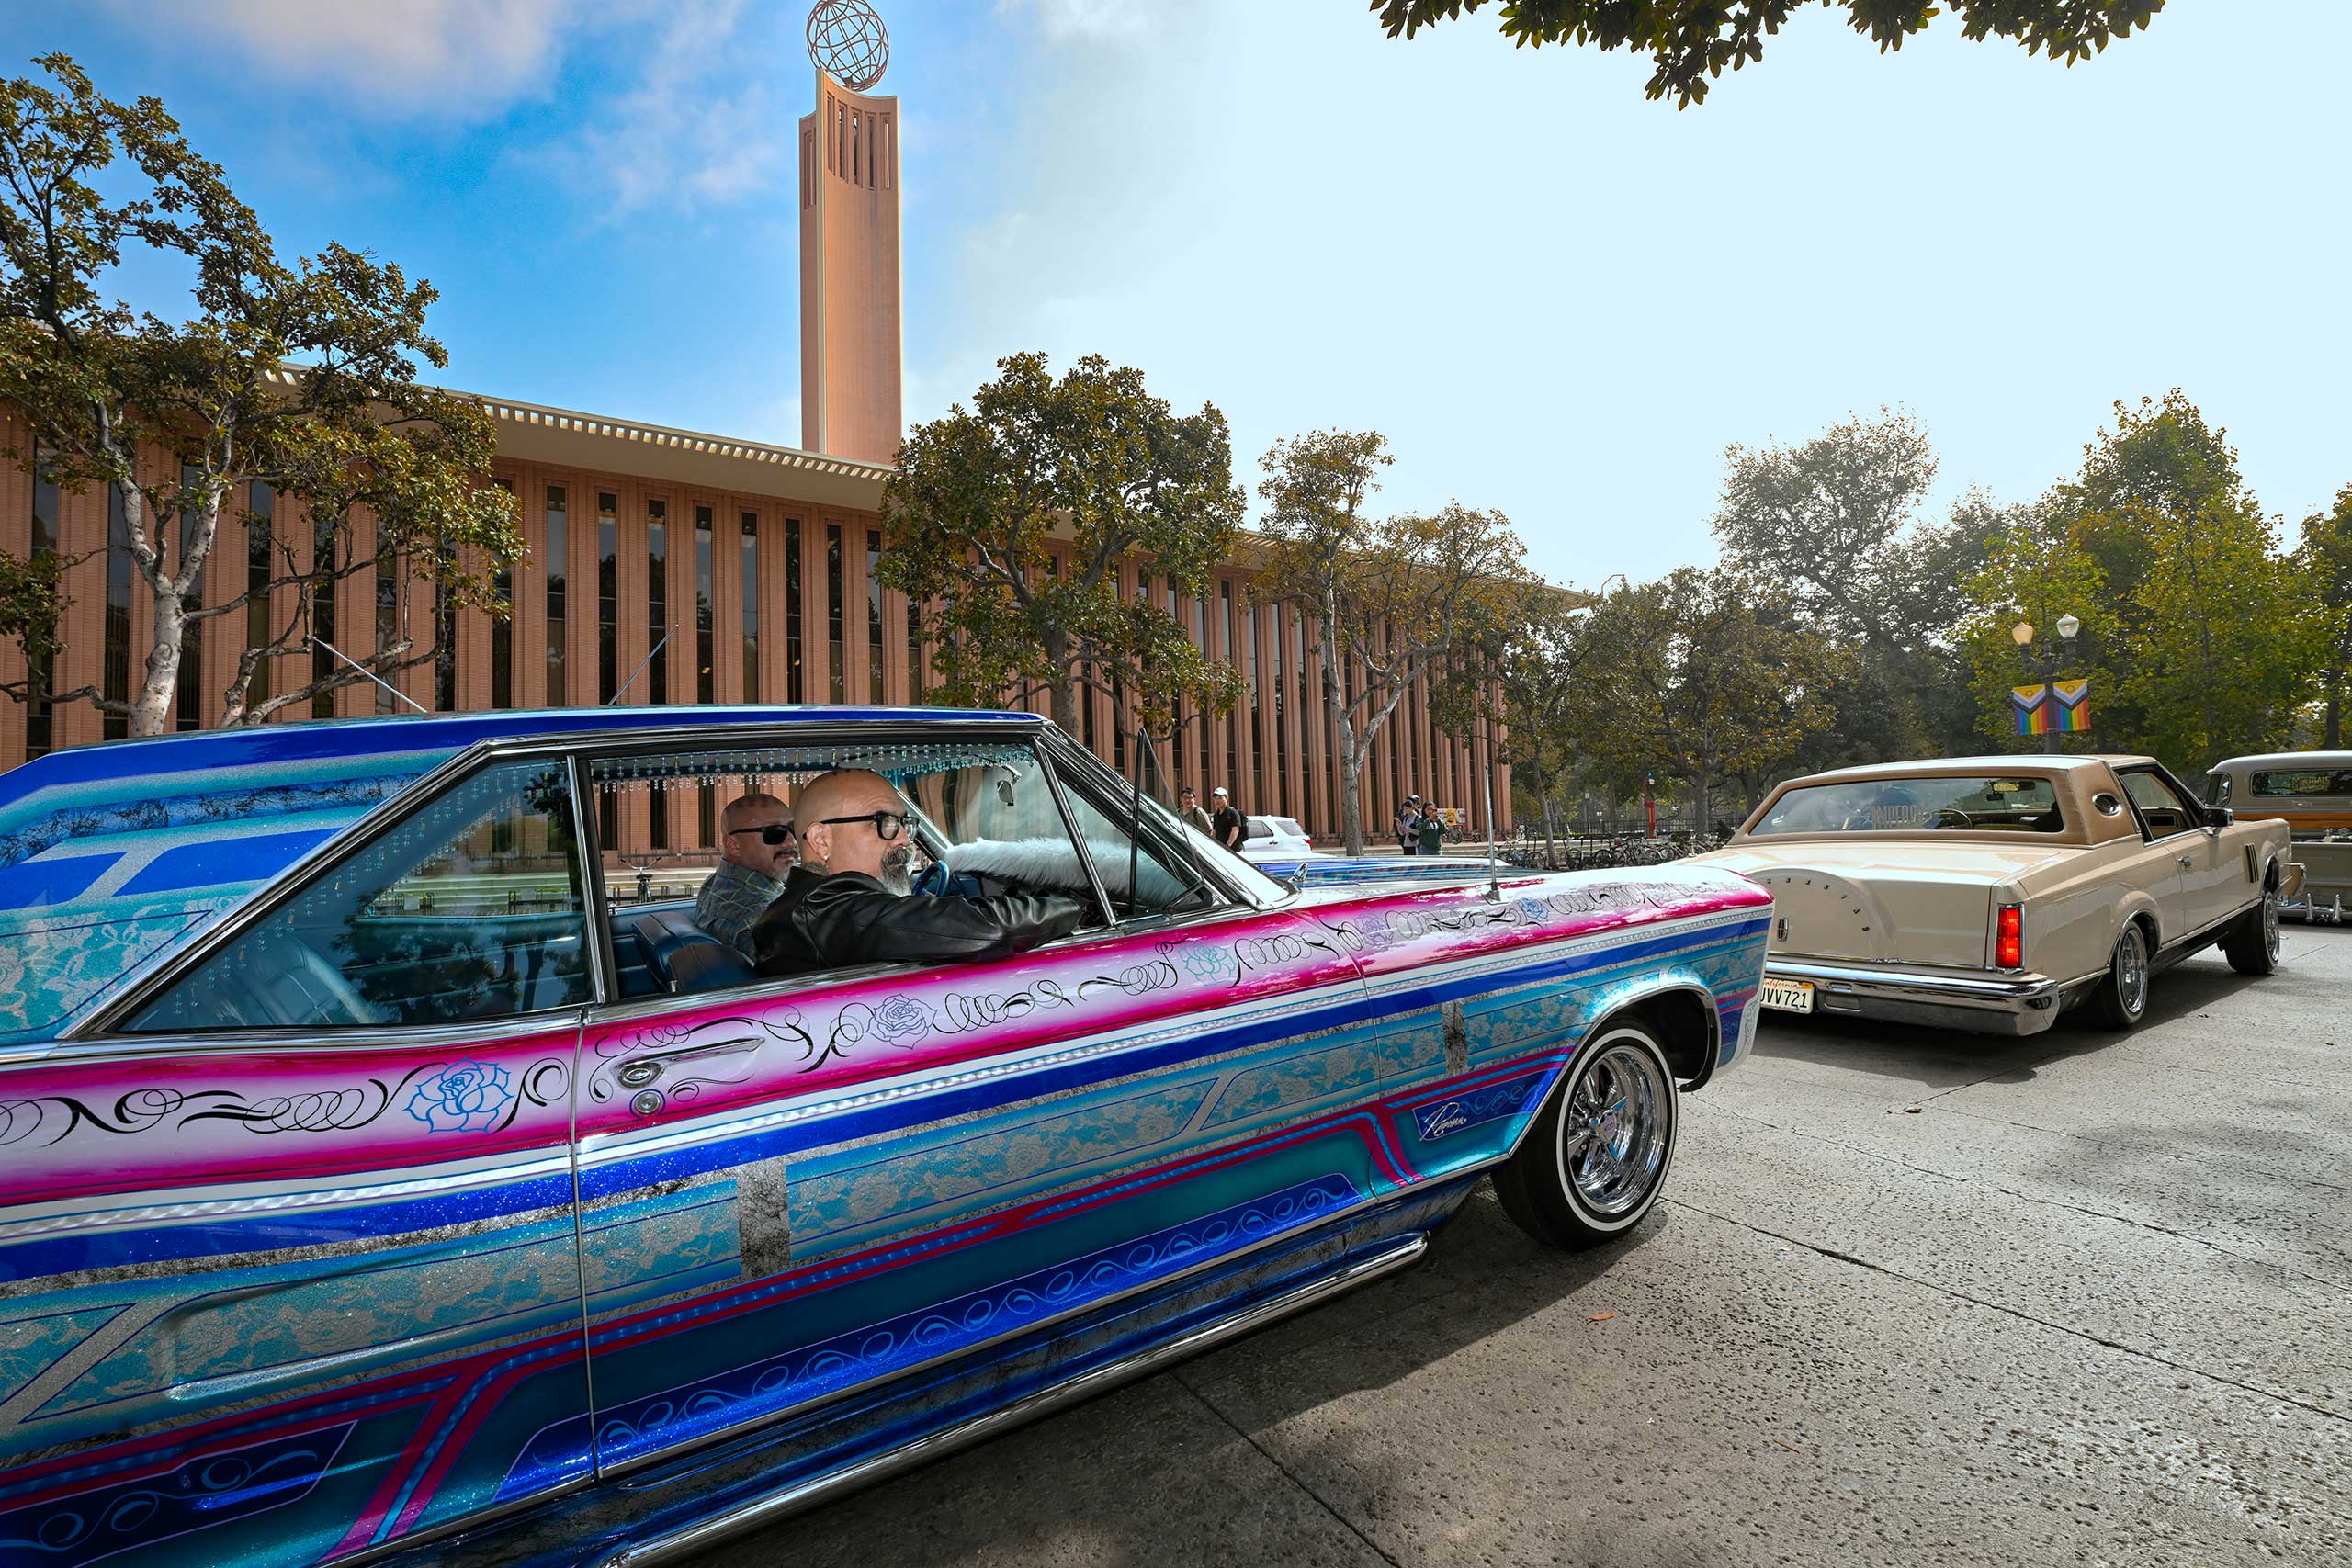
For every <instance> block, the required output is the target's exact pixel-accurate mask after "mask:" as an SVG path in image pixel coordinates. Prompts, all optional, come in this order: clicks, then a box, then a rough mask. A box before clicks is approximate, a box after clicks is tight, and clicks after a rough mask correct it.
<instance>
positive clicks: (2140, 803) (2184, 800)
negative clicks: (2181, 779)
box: [2119, 769, 2203, 839]
mask: <svg viewBox="0 0 2352 1568" xmlns="http://www.w3.org/2000/svg"><path fill="white" fill-rule="evenodd" d="M2119 776H2120V778H2121V779H2122V781H2123V793H2124V794H2125V795H2129V796H2131V807H2132V809H2133V810H2134V811H2135V812H2137V813H2138V814H2139V818H2140V826H2141V828H2142V829H2143V831H2145V832H2146V834H2147V835H2148V837H2150V838H2152V839H2165V838H2170V837H2171V836H2172V835H2173V834H2175V833H2185V832H2187V831H2188V829H2191V828H2195V827H2197V826H2199V824H2200V823H2201V822H2202V821H2203V818H2202V816H2201V814H2200V813H2199V811H2198V809H2197V807H2195V806H2194V805H2193V804H2191V803H2190V801H2189V799H2188V796H2186V795H2182V794H2181V793H2180V792H2179V791H2178V790H2176V789H2174V788H2173V787H2172V784H2171V781H2169V780H2167V779H2166V778H2165V777H2164V775H2162V774H2161V773H2149V772H2148V771H2146V770H2145V769H2140V770H2138V771H2135V772H2129V773H2122V774H2120V775H2119Z"/></svg>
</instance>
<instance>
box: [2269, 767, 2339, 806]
mask: <svg viewBox="0 0 2352 1568" xmlns="http://www.w3.org/2000/svg"><path fill="white" fill-rule="evenodd" d="M2247 783H2248V784H2250V785H2251V786H2252V788H2253V791H2254V793H2255V794H2256V795H2263V796H2266V797H2268V798H2272V799H2277V798H2280V797H2284V798H2287V799H2292V798H2293V797H2295V796H2296V795H2352V768H2273V769H2271V770H2270V771H2268V772H2267V773H2256V774H2255V775H2254V777H2253V778H2252V779H2250V780H2248V781H2247Z"/></svg>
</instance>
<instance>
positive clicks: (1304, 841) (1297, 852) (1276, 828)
mask: <svg viewBox="0 0 2352 1568" xmlns="http://www.w3.org/2000/svg"><path fill="white" fill-rule="evenodd" d="M1249 820H1250V830H1249V833H1248V836H1247V837H1245V838H1243V840H1241V852H1242V853H1243V854H1245V855H1256V854H1261V853H1262V854H1269V855H1272V856H1274V857H1276V858H1277V859H1281V860H1319V859H1321V858H1323V852H1322V851H1320V850H1318V849H1317V848H1316V847H1315V844H1314V841H1313V840H1310V839H1308V838H1307V836H1306V829H1304V828H1302V827H1300V826H1299V825H1298V821H1297V819H1296V818H1291V817H1252V818H1250V819H1249Z"/></svg>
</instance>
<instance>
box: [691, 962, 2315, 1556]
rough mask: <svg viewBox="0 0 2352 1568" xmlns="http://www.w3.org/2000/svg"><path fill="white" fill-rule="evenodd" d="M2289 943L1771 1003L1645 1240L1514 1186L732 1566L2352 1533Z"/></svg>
mask: <svg viewBox="0 0 2352 1568" xmlns="http://www.w3.org/2000/svg"><path fill="white" fill-rule="evenodd" d="M2286 956H2287V966H2286V967H2285V968H2284V969H2283V970H2282V971H2281V972H2280V973H2279V974H2278V975H2276V976H2270V977H2268V978H2267V979H2262V980H2251V979H2247V978H2245V977H2243V976H2237V975H2234V974H2233V973H2232V972H2231V971H2230V969H2229V968H2228V966H2227V965H2226V964H2223V963H2222V961H2221V959H2220V957H2219V956H2218V954H2214V955H2208V956H2205V957H2201V958H2199V959H2196V960H2193V961H2191V962H2190V963H2189V964H2185V965H2182V966H2180V967H2178V968H2176V969H2174V970H2171V971H2169V972H2167V973H2165V974H2164V975H2162V976H2158V977H2157V980H2156V982H2155V987H2154V996H2153V1002H2152V1007H2151V1014H2150V1021H2149V1022H2148V1023H2147V1024H2146V1025H2145V1026H2144V1027H2143V1029H2141V1030H2140V1031H2139V1032H2135V1033H2133V1034H2131V1035H2124V1036H2118V1035H2112V1034H2107V1033H2103V1032H2098V1031H2096V1030H2094V1029H2092V1028H2091V1027H2089V1026H2088V1025H2086V1024H2080V1023H2076V1022H2073V1021H2067V1022H2062V1023H2061V1025H2060V1026H2059V1028H2058V1029H2057V1030H2056V1031H2054V1032H2052V1033H2049V1034H2045V1035H2042V1036H2040V1037H2038V1038H2035V1039H2031V1040H2022V1041H2015V1040H2011V1041H2004V1040H1994V1039H1984V1038H1977V1037H1972V1036H1962V1035H1953V1034H1939V1033H1935V1032H1928V1031H1916V1030H1902V1029H1893V1028H1888V1027H1885V1026H1871V1025H1861V1024H1858V1023H1853V1022H1849V1021H1836V1020H1818V1021H1802V1022H1800V1021H1789V1022H1785V1023H1781V1022H1775V1023H1770V1024H1768V1025H1767V1026H1766V1027H1765V1029H1764V1031H1763V1034H1762V1038H1761V1040H1760V1041H1759V1043H1758V1054H1757V1056H1756V1059H1755V1060H1753V1061H1752V1062H1750V1063H1748V1064H1747V1065H1746V1066H1743V1067H1742V1068H1741V1069H1740V1070H1739V1071H1738V1072H1736V1073H1735V1074H1732V1075H1730V1076H1729V1077H1725V1078H1724V1079H1723V1080H1722V1081H1721V1082H1719V1083H1717V1084H1715V1085H1713V1086H1711V1087H1710V1088H1709V1089H1706V1090H1705V1091H1703V1092H1702V1093H1701V1094H1699V1095H1696V1096H1692V1097H1691V1098H1689V1099H1686V1100H1684V1101H1683V1106H1684V1110H1685V1111H1686V1114H1687V1120H1686V1122H1685V1125H1684V1142H1683V1145H1682V1149H1681V1152H1680V1154H1679V1156H1678V1158H1677V1162H1676V1167H1675V1169H1674V1172H1673V1174H1672V1178H1671V1182H1670V1185H1669V1188H1668V1201H1666V1202H1665V1203H1664V1204H1663V1205H1662V1206H1661V1208H1660V1209H1659V1210H1658V1211H1657V1213H1654V1214H1653V1215H1652V1217H1651V1218H1650V1219H1649V1220H1648V1221H1647V1222H1645V1224H1644V1225H1643V1226H1642V1228H1641V1229H1640V1231H1639V1232H1637V1233H1636V1234H1635V1235H1634V1236H1633V1237H1631V1238H1629V1239H1628V1240H1627V1241H1626V1242H1624V1243H1622V1244H1620V1245H1619V1246H1617V1247H1613V1248H1611V1249H1608V1250H1606V1251H1603V1252H1600V1253H1598V1254H1588V1255H1585V1256H1583V1257H1578V1258H1563V1257H1560V1256H1558V1255H1556V1254H1552V1253H1548V1252H1545V1251H1544V1250H1543V1249H1541V1248H1538V1247H1535V1246H1534V1245H1533V1244H1532V1243H1530V1242H1528V1241H1526V1240H1525V1239H1524V1238H1522V1237H1521V1235H1520V1234H1519V1233H1518V1232H1517V1231H1516V1230H1514V1229H1513V1228H1512V1227H1511V1226H1510V1224H1509V1223H1508V1222H1507V1221H1506V1220H1505V1219H1504V1218H1503V1216H1502V1213H1501V1212H1500V1210H1499V1209H1498V1207H1497V1206H1496V1204H1495V1203H1494V1202H1493V1201H1492V1200H1491V1198H1489V1197H1487V1196H1486V1195H1484V1194H1483V1193H1482V1194H1481V1196H1480V1197H1479V1198H1478V1199H1476V1201H1473V1203H1472V1204H1471V1205H1470V1207H1469V1209H1468V1211H1467V1212H1466V1213H1464V1215H1463V1217H1462V1218H1461V1219H1460V1220H1459V1221H1457V1222H1456V1223H1455V1224H1453V1226H1452V1227H1451V1228H1450V1229H1448V1230H1447V1231H1446V1232H1444V1233H1443V1234H1442V1235H1440V1237H1439V1238H1438V1240H1437V1242H1436V1244H1435V1246H1434V1247H1432V1249H1431V1256H1430V1260H1429V1261H1428V1262H1427V1263H1425V1264H1424V1265H1423V1266H1422V1267H1421V1268H1419V1269H1416V1270H1414V1271H1412V1272H1411V1273H1408V1274H1407V1275H1404V1276H1401V1277H1398V1278H1397V1279H1394V1280H1388V1281H1385V1282H1383V1283H1381V1284H1379V1285H1376V1286H1374V1287H1373V1288H1371V1289H1369V1290H1366V1291H1363V1292H1358V1293H1356V1294H1355V1295H1353V1296H1351V1297H1349V1298H1347V1299H1345V1300H1343V1301H1340V1302H1339V1303H1335V1304H1333V1305H1331V1306H1329V1307H1327V1308H1325V1309H1323V1310H1321V1311H1319V1312H1316V1313H1312V1314H1306V1315H1305V1316H1302V1317H1299V1318H1296V1319H1294V1320H1292V1321H1290V1322H1288V1323H1285V1324H1283V1325H1279V1326H1277V1327H1276V1328H1273V1329H1272V1330H1270V1331H1268V1332H1266V1333H1264V1334H1261V1335H1259V1336H1257V1337H1254V1338H1251V1339H1249V1340H1246V1341H1243V1342H1240V1343H1238V1344H1237V1345H1234V1346H1231V1347H1228V1348H1226V1349H1224V1350H1222V1351H1220V1352H1217V1353H1216V1354H1214V1355H1211V1356H1209V1357H1206V1358H1204V1359H1200V1360H1197V1361H1194V1362H1192V1363H1190V1364H1188V1365H1186V1366H1183V1367H1182V1368H1179V1369H1177V1370H1176V1371H1172V1372H1170V1373H1167V1374H1163V1375H1161V1376H1159V1377H1156V1378H1153V1379H1151V1380H1150V1381H1148V1382H1143V1383H1139V1384H1136V1385H1135V1386H1133V1387H1130V1388H1128V1389H1125V1390H1124V1391H1121V1392H1119V1393H1114V1394H1113V1395H1110V1396H1108V1397H1106V1398H1103V1399H1101V1400H1098V1401H1096V1402H1094V1403H1093V1404H1088V1405H1085V1406H1083V1407H1080V1408H1079V1409H1076V1410H1073V1411H1070V1412H1067V1413H1065V1414H1063V1415H1061V1416H1057V1417H1054V1418H1052V1419H1050V1420H1047V1421H1046V1422H1044V1423H1042V1424H1039V1425H1037V1426H1034V1427H1028V1428H1026V1429H1024V1430H1023V1431H1021V1432H1018V1433H1015V1434H1013V1435H1012V1436H1010V1437H1008V1438H1001V1439H1000V1440H998V1441H996V1442H994V1443H991V1444H989V1445H988V1446H986V1447H983V1448H980V1449H977V1450H971V1451H969V1452H967V1453H965V1454H963V1455H960V1456H957V1457H956V1458H954V1459H952V1460H949V1461H945V1462H944V1463H941V1464H938V1465H934V1466H932V1467H930V1468H928V1469H925V1470H922V1471H919V1472H913V1473H911V1474H910V1475H908V1476H905V1477H902V1478H900V1479H899V1480H897V1481H894V1482H892V1483H888V1484H886V1485H884V1486H882V1487H879V1488H876V1489H875V1490H873V1491H870V1492H866V1493H865V1494H862V1495H858V1496H856V1497H854V1498H851V1499H849V1500H847V1501H845V1502H843V1503H841V1504H838V1505H836V1506H832V1507H831V1508H829V1509H826V1510H823V1511H820V1512H818V1513H814V1514H810V1515H808V1516H805V1517H801V1518H799V1519H797V1520H793V1521H790V1522H788V1523H786V1524H784V1525H782V1526H780V1527H778V1528H776V1529H771V1530H769V1531H767V1532H765V1533H763V1534H761V1535H759V1536H755V1537H750V1538H746V1539H745V1540H741V1541H739V1542H736V1543H734V1544H733V1545H731V1546H729V1547H728V1548H726V1549H724V1550H723V1551H719V1552H718V1553H716V1554H714V1555H713V1556H712V1557H711V1558H710V1559H708V1560H707V1561H708V1562H710V1563H712V1564H726V1565H728V1568H752V1565H755V1564H758V1565H766V1564H775V1565H778V1568H782V1565H785V1564H790V1565H791V1568H820V1565H832V1564H839V1565H842V1568H852V1565H854V1568H878V1565H889V1564H899V1563H910V1564H911V1563H922V1564H943V1565H944V1564H983V1563H988V1564H998V1563H1016V1562H1018V1563H1051V1564H1098V1563H1100V1564H1124V1563H1134V1564H1137V1565H1141V1564H1151V1565H1154V1568H1161V1565H1167V1568H1186V1565H1193V1564H1199V1565H1202V1568H1237V1565H1242V1564H1255V1563H1261V1562H1262V1563H1273V1562H1281V1563H1302V1564H1322V1563H1332V1564H1368V1565H1377V1564H1383V1563H1385V1564H1393V1565H1414V1568H1419V1565H1424V1564H1428V1565H1436V1564H1456V1563H1476V1564H1489V1563H1491V1564H1518V1563H1564V1564H1566V1563H1577V1564H1581V1563H1598V1564H1610V1565H1615V1564H1654V1565H1657V1568H1700V1565H1707V1568H1713V1565H1717V1564H1746V1563H1757V1564H1767V1563H1771V1564H1781V1563H1807V1564H1809V1563H1825V1564H1826V1563H1839V1564H1846V1563H1852V1562H1861V1561H1868V1562H1876V1563H1884V1564H1909V1563H1953V1564H1962V1563H1968V1564H1973V1563H2002V1564H2008V1563H2041V1562H2070V1563H2084V1564H2113V1565H2117V1568H2126V1565H2133V1568H2137V1565H2155V1564H2165V1565H2174V1564H2179V1565H2183V1568H2188V1565H2196V1568H2205V1565H2208V1564H2236V1563H2276V1562H2308V1563H2312V1564H2321V1563H2329V1564H2334V1563H2341V1562H2346V1561H2347V1560H2352V930H2345V929H2326V928H2321V929H2306V928H2303V927H2301V926H2295V925H2290V926H2289V927H2288V929H2287V936H2286ZM1603 1314H1613V1315H1608V1316H1604V1315H1603ZM1596 1319H1598V1320H1599V1321H1596Z"/></svg>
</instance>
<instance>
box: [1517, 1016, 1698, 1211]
mask: <svg viewBox="0 0 2352 1568" xmlns="http://www.w3.org/2000/svg"><path fill="white" fill-rule="evenodd" d="M1680 1093H1681V1091H1680V1089H1678V1088H1677V1087H1676V1084H1675V1079H1674V1074H1673V1072H1672V1070H1671V1069H1670V1068H1669V1067H1668V1066H1667V1055H1666V1050H1665V1048H1664V1047H1663V1046H1661V1045H1660V1044H1659V1043H1658V1042H1657V1037H1656V1035H1655V1034H1654V1033H1653V1032H1652V1028H1651V1026H1650V1021H1648V1020H1647V1019H1645V1018H1642V1017H1640V1016H1639V1015H1638V1014H1635V1015H1628V1016H1626V1017H1625V1018H1624V1019H1623V1021H1616V1022H1611V1023H1605V1024H1603V1025H1602V1026H1601V1027H1600V1028H1599V1029H1597V1030H1595V1031H1594V1032H1593V1033H1592V1034H1591V1036H1590V1037H1589V1038H1588V1039H1587V1041H1586V1043H1585V1044H1584V1046H1583V1048H1582V1049H1581V1050H1579V1051H1577V1054H1576V1055H1574V1056H1573V1057H1572V1058H1570V1061H1569V1066H1568V1069H1567V1071H1566V1074H1565V1075H1564V1076H1563V1077H1562V1078H1561V1080H1560V1081H1559V1082H1558V1083H1557V1084H1556V1085H1555V1086H1554V1088H1553V1089H1552V1092H1551V1095H1550V1096H1549V1098H1547V1099H1546V1100H1544V1107H1543V1109H1542V1110H1541V1111H1537V1112H1536V1114H1535V1118H1534V1120H1533V1121H1532V1122H1531V1123H1530V1124H1529V1126H1528V1129H1527V1132H1526V1134H1525V1135H1524V1136H1523V1137H1522V1138H1521V1140H1520V1142H1519V1145H1518V1146H1517V1147H1516V1148H1515V1149H1513V1150H1512V1151H1511V1154H1510V1158H1509V1159H1508V1160H1506V1161H1505V1162H1504V1163H1503V1164H1502V1165H1501V1166H1499V1167H1498V1168H1497V1169H1496V1171H1495V1196H1496V1197H1498V1198H1499V1199H1501V1200H1502V1205H1503V1212H1504V1213H1507V1214H1509V1215H1510V1219H1511V1223H1512V1224H1516V1225H1518V1226H1519V1227H1520V1229H1521V1230H1523V1231H1525V1232H1526V1233H1527V1234H1528V1235H1531V1236H1533V1237H1534V1238H1535V1239H1536V1240H1537V1241H1540V1242H1542V1243H1544V1245H1545V1246H1547V1247H1559V1248H1561V1249H1563V1250H1565V1251H1571V1252H1573V1251H1577V1250H1581V1249H1582V1248H1585V1247H1598V1246H1600V1245H1601V1244H1602V1243H1604V1242H1607V1241H1610V1240H1611V1239H1613V1238H1615V1237H1617V1236H1619V1235H1623V1234H1624V1233H1625V1232H1626V1231H1629V1230H1631V1229H1632V1228H1633V1227H1634V1226H1635V1225H1636V1224H1640V1223H1641V1220H1642V1216H1643V1215H1645V1214H1646V1213H1649V1211H1650V1208H1651V1206H1652V1205H1653V1204H1655V1203H1656V1202H1657V1196H1658V1194H1659V1192H1661V1191H1662V1190H1664V1189H1665V1186H1666V1177H1667V1172H1668V1169H1669V1168H1671V1167H1672V1165H1673V1163H1674V1145H1675V1139H1676V1136H1677V1134H1678V1133H1679V1130H1680V1125H1681V1123H1680V1120H1679V1116H1680V1111H1679V1096H1680Z"/></svg>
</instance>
